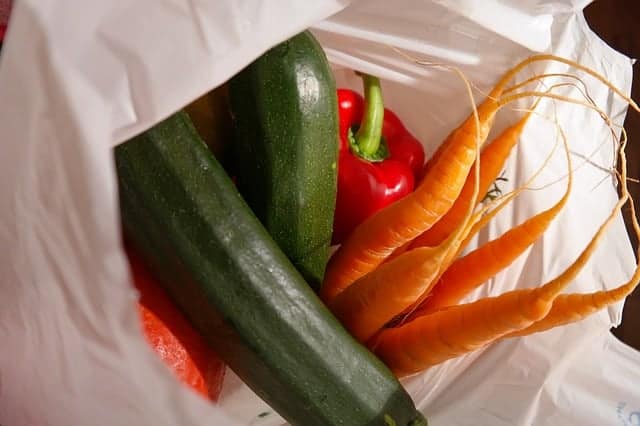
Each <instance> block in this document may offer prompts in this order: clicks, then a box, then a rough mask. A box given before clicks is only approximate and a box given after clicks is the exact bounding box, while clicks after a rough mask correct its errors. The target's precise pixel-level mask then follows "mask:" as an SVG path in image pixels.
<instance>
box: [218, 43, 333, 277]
mask: <svg viewBox="0 0 640 426" xmlns="http://www.w3.org/2000/svg"><path fill="white" fill-rule="evenodd" d="M229 102H230V106H231V111H232V117H233V123H234V130H235V136H236V137H235V140H234V147H235V149H234V152H235V167H236V169H235V171H236V178H237V185H238V189H239V190H240V193H241V194H242V196H243V197H244V199H245V200H246V201H247V204H249V206H250V207H251V209H252V210H253V212H254V213H255V214H256V216H257V217H258V219H260V221H261V222H262V223H263V224H264V226H265V227H266V228H267V230H268V231H269V233H270V234H271V236H272V237H273V239H274V240H275V241H276V243H278V245H279V246H280V248H281V249H282V250H283V251H284V252H285V254H286V255H287V256H288V257H289V259H290V260H291V261H292V262H293V264H294V266H296V268H298V270H299V271H300V272H301V273H302V275H303V277H304V278H305V279H306V281H307V282H308V283H309V285H311V286H312V287H313V288H314V289H315V290H318V289H319V288H320V284H321V283H322V278H323V276H324V270H325V267H326V264H327V261H328V259H329V247H330V245H331V233H332V230H333V215H334V210H335V203H336V188H337V156H338V110H337V107H338V100H337V95H336V84H335V81H334V78H333V74H332V72H331V68H330V67H329V63H328V61H327V58H326V56H325V54H324V51H323V50H322V47H321V46H320V44H319V43H318V42H317V41H316V39H315V38H314V37H313V35H312V34H311V33H310V32H309V31H305V32H303V33H301V34H298V35H296V36H294V37H292V38H290V39H289V40H286V41H284V42H283V43H281V44H279V45H277V46H276V47H274V48H272V49H271V50H269V51H268V52H266V53H265V54H263V55H262V56H260V57H259V58H258V59H257V60H255V61H254V62H253V63H251V64H250V65H249V66H247V67H246V68H245V69H243V70H242V71H241V72H240V73H238V74H237V75H236V76H234V77H233V78H232V79H231V80H230V82H229Z"/></svg>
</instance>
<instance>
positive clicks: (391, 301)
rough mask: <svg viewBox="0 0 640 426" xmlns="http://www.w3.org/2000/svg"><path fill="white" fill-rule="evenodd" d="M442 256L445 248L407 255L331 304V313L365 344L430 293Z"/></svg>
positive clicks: (354, 285)
mask: <svg viewBox="0 0 640 426" xmlns="http://www.w3.org/2000/svg"><path fill="white" fill-rule="evenodd" d="M443 255H444V251H443V247H438V248H431V247H422V248H419V249H415V250H412V251H409V252H406V253H404V254H402V255H401V256H398V257H397V258H395V259H393V260H391V261H389V262H386V263H383V264H382V265H381V266H380V267H378V268H377V269H376V270H375V271H373V272H371V273H369V274H367V275H365V276H363V277H361V278H360V279H358V280H356V281H355V282H354V283H353V284H352V285H350V286H349V287H347V288H346V289H345V290H344V291H343V292H341V293H340V294H338V295H337V296H336V297H335V298H334V299H333V300H332V301H330V302H329V309H331V311H332V312H333V314H334V315H335V316H336V318H338V319H339V320H340V322H341V323H342V325H343V326H344V327H345V328H346V329H347V330H349V332H350V333H351V335H352V336H353V337H354V338H355V339H356V340H358V341H360V342H364V341H366V340H368V339H369V338H370V337H371V336H373V335H374V334H375V333H376V332H377V331H379V330H380V329H381V328H382V327H383V326H384V325H385V324H386V323H387V322H389V321H390V320H391V319H393V318H394V317H395V316H396V315H398V314H399V313H401V312H402V311H404V310H405V309H407V308H408V307H409V306H411V305H412V304H414V303H415V301H416V300H418V299H419V298H420V297H421V296H422V295H423V294H424V293H426V292H428V291H429V290H430V288H431V285H432V284H433V283H434V282H435V280H436V278H437V276H438V275H439V273H440V272H441V271H440V265H441V263H442V261H443V260H442V257H443Z"/></svg>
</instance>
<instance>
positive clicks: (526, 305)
mask: <svg viewBox="0 0 640 426" xmlns="http://www.w3.org/2000/svg"><path fill="white" fill-rule="evenodd" d="M627 199H628V192H626V191H625V190H624V188H623V194H622V196H621V198H620V199H619V200H618V202H617V203H616V205H615V207H614V208H613V210H612V211H611V213H610V215H609V217H608V218H607V220H606V221H605V222H604V223H602V224H601V225H600V227H599V229H598V231H597V232H596V234H595V235H594V237H593V238H592V240H591V241H590V242H589V244H588V245H587V246H586V247H585V248H584V250H583V251H582V253H580V255H579V256H578V258H577V259H576V260H575V261H574V262H573V263H572V264H571V265H570V266H569V267H568V268H567V269H565V270H564V271H563V272H562V273H561V274H560V275H559V276H558V277H556V278H555V279H553V280H551V281H549V282H548V283H546V284H545V285H543V286H542V287H538V288H533V289H520V290H513V291H510V292H507V293H504V294H502V295H500V296H497V297H489V298H484V299H480V300H477V301H475V302H473V303H467V304H462V305H454V306H449V307H446V308H443V309H441V310H438V311H435V312H432V313H430V314H426V315H422V316H419V317H416V318H414V319H413V320H411V321H410V322H407V323H405V324H403V325H401V326H399V327H393V328H386V329H383V330H382V331H381V332H379V333H378V334H376V335H375V337H374V338H372V339H371V340H370V342H368V346H369V347H370V348H371V350H373V351H374V352H375V353H376V355H378V357H380V358H381V359H382V360H383V361H384V362H385V363H386V364H387V366H389V368H391V370H393V371H394V373H395V374H396V375H398V376H406V375H409V374H413V373H416V372H419V371H421V370H424V369H426V368H429V367H431V366H433V365H436V364H439V363H441V362H444V361H446V360H448V359H451V358H454V357H457V356H460V355H462V354H465V353H468V352H471V351H474V350H476V349H479V348H481V347H484V346H486V345H488V344H489V343H491V342H493V341H495V340H496V339H498V338H500V337H502V336H505V335H507V334H509V333H513V332H516V331H517V330H521V329H524V328H526V327H528V326H530V325H531V324H533V323H535V322H536V321H539V320H541V319H543V318H544V317H545V316H546V315H547V314H548V313H549V311H550V310H551V308H552V305H553V301H554V299H555V298H556V297H557V296H558V295H559V294H560V292H561V291H562V290H563V289H564V288H565V287H566V286H567V285H569V284H570V283H571V281H572V280H573V279H574V278H575V277H576V276H577V274H578V273H579V272H580V270H581V269H582V268H583V267H584V265H585V264H586V262H587V261H588V260H589V258H590V257H591V255H592V254H593V252H594V251H595V248H596V247H597V245H598V243H599V242H600V240H601V239H602V236H603V235H604V233H605V231H606V230H607V228H608V227H609V225H610V224H611V223H612V222H613V220H614V219H615V218H616V216H617V214H618V213H619V212H620V208H621V207H622V205H623V204H624V203H625V202H626V200H627Z"/></svg>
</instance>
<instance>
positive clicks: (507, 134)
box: [410, 109, 533, 248]
mask: <svg viewBox="0 0 640 426" xmlns="http://www.w3.org/2000/svg"><path fill="white" fill-rule="evenodd" d="M532 111H533V109H532V110H531V111H529V112H528V113H527V114H525V115H524V116H523V117H522V118H521V119H520V121H518V123H516V124H514V125H513V126H510V127H508V128H507V129H505V130H504V131H503V132H502V133H501V134H500V135H499V136H498V137H497V138H495V139H494V140H492V141H491V142H490V143H489V144H488V145H487V147H486V148H485V149H483V150H482V152H481V153H480V185H479V189H478V191H479V192H480V193H481V194H486V193H487V192H488V191H489V187H490V186H491V184H492V183H493V182H494V181H495V180H496V178H497V177H498V174H499V173H500V171H501V170H502V168H503V167H504V163H505V162H506V160H507V158H508V156H509V153H510V152H511V149H512V148H513V147H514V146H515V144H516V142H517V141H518V137H519V136H520V134H521V133H522V130H523V129H524V126H525V125H526V123H527V122H528V120H529V117H530V116H531V114H532ZM474 185H475V175H473V174H469V176H468V177H467V181H466V182H465V184H464V186H463V187H462V191H461V192H460V195H459V196H458V198H457V199H456V201H455V203H454V204H453V205H452V206H451V209H449V211H448V212H447V213H446V214H445V215H444V216H443V217H442V218H441V219H440V220H439V221H438V222H436V223H435V224H434V225H433V226H432V227H431V228H430V229H428V230H427V231H425V232H424V233H422V234H421V235H420V236H418V237H417V238H416V239H415V240H413V242H412V243H411V246H410V247H411V248H416V247H433V246H435V245H438V244H440V243H441V242H442V241H443V240H444V239H445V238H446V237H447V236H448V235H449V234H450V233H451V231H452V230H453V229H454V228H455V226H456V225H457V224H458V223H460V221H461V220H462V218H463V217H464V215H465V212H466V210H467V208H468V207H469V203H470V202H471V197H472V194H473V187H474Z"/></svg>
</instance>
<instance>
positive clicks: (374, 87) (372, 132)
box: [355, 74, 384, 155]
mask: <svg viewBox="0 0 640 426" xmlns="http://www.w3.org/2000/svg"><path fill="white" fill-rule="evenodd" d="M361 76H362V82H363V83H364V102H365V104H364V114H363V116H362V121H361V122H360V128H358V131H357V132H356V135H355V139H356V144H357V145H358V147H359V148H360V150H361V151H362V153H364V154H365V155H373V154H375V153H376V152H377V151H378V147H379V146H380V139H381V138H382V121H383V118H384V103H383V102H382V88H381V87H380V79H378V77H374V76H371V75H368V74H361Z"/></svg>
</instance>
